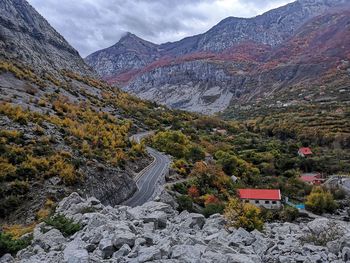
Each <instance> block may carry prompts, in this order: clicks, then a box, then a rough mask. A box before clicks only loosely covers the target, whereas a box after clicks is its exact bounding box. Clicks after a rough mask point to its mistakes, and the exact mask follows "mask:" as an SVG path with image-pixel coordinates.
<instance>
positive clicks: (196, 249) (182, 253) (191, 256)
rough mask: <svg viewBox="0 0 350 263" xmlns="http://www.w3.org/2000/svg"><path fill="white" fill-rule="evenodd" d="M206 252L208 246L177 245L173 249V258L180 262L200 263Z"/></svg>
mask: <svg viewBox="0 0 350 263" xmlns="http://www.w3.org/2000/svg"><path fill="white" fill-rule="evenodd" d="M205 250H206V246H203V245H194V246H191V245H176V246H173V247H172V249H171V258H173V259H178V260H180V262H200V259H201V257H202V255H203V254H204V252H205Z"/></svg>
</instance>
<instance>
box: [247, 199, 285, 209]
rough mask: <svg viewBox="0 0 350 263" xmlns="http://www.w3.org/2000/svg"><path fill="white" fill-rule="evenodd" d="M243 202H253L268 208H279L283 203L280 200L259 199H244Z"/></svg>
mask: <svg viewBox="0 0 350 263" xmlns="http://www.w3.org/2000/svg"><path fill="white" fill-rule="evenodd" d="M242 201H243V202H246V203H251V204H253V205H256V206H260V207H265V208H267V209H279V208H281V206H282V204H281V201H279V200H276V201H275V200H258V199H256V200H255V199H243V200H242Z"/></svg>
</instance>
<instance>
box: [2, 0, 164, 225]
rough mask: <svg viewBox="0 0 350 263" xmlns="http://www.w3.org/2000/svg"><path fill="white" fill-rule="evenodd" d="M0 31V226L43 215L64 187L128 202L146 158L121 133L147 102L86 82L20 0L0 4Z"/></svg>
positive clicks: (85, 71)
mask: <svg viewBox="0 0 350 263" xmlns="http://www.w3.org/2000/svg"><path fill="white" fill-rule="evenodd" d="M0 36H1V38H0V50H1V57H0V142H1V143H0V189H1V190H0V223H1V225H2V224H3V223H12V224H13V223H30V222H33V221H35V220H38V219H40V218H44V217H46V216H47V215H48V214H49V213H50V211H51V209H52V208H53V207H54V204H55V202H57V201H59V200H60V199H61V198H63V197H64V196H67V195H68V194H69V193H71V192H72V191H78V192H79V193H80V194H82V195H89V196H96V197H98V198H99V199H100V200H101V201H102V202H103V203H105V204H110V205H116V204H119V203H121V202H123V201H124V200H126V199H128V198H129V196H130V195H132V194H133V193H134V192H135V191H136V183H135V182H134V180H133V176H134V172H135V173H136V172H138V171H140V170H141V169H142V168H143V167H145V166H146V165H147V164H148V163H149V162H150V160H149V157H148V156H147V154H146V153H145V151H144V149H143V148H142V147H139V148H138V147H136V146H133V145H132V144H131V143H130V142H129V139H128V138H129V136H130V135H131V134H132V133H133V132H135V131H137V129H138V128H139V127H141V128H149V127H148V126H147V125H145V124H144V123H143V122H144V121H145V119H147V115H149V114H152V112H153V111H154V110H153V107H154V106H153V105H151V104H148V103H144V102H142V101H140V100H138V99H136V98H132V97H130V96H128V95H127V94H125V93H123V92H120V91H119V90H116V89H112V88H110V87H109V86H108V85H106V84H105V83H102V82H100V81H98V80H96V79H94V78H93V76H94V74H93V73H91V72H92V71H90V69H89V67H88V66H87V65H86V64H85V62H84V61H83V59H82V58H81V57H80V56H79V54H78V53H77V52H76V51H75V50H74V49H73V48H72V47H71V46H70V45H69V44H68V43H67V42H66V41H65V40H64V38H63V37H62V36H60V35H59V34H58V33H57V32H56V31H55V30H54V29H53V28H52V27H51V26H50V25H49V24H48V23H47V21H46V20H45V19H44V18H43V17H41V16H40V15H39V14H38V13H37V12H36V11H35V10H34V9H33V8H32V7H31V6H30V5H29V4H28V3H27V2H26V1H24V0H14V1H12V0H11V1H7V0H5V1H1V2H0ZM136 112H137V113H142V114H141V115H142V116H141V117H142V118H140V117H138V116H136ZM161 115H162V114H159V113H157V116H158V117H160V116H161ZM158 117H157V118H158ZM157 118H152V124H155V125H157Z"/></svg>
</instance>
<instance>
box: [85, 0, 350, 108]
mask: <svg viewBox="0 0 350 263" xmlns="http://www.w3.org/2000/svg"><path fill="white" fill-rule="evenodd" d="M344 6H345V7H346V8H344V10H341V11H339V9H340V7H344ZM348 6H349V5H348V3H347V2H346V1H344V0H338V1H327V0H318V1H311V0H305V1H296V2H293V3H290V4H288V5H286V6H283V7H279V8H276V9H274V10H271V11H269V12H267V13H265V14H263V15H259V16H256V17H254V18H248V19H246V18H235V17H228V18H226V19H224V20H222V21H221V22H220V23H218V24H217V25H216V26H214V27H212V28H211V29H210V30H208V31H207V32H206V33H203V34H199V35H196V36H192V37H188V38H185V39H182V40H180V41H177V42H172V43H165V44H160V45H156V44H154V47H155V48H154V49H152V50H149V51H150V52H151V53H150V54H148V55H144V54H142V52H138V51H135V50H133V51H132V52H126V53H124V54H121V53H118V56H114V57H113V55H110V56H108V57H106V56H103V54H102V53H101V52H95V53H94V55H93V56H88V57H87V58H86V61H87V63H88V64H90V65H91V66H93V67H94V68H95V69H96V71H97V72H98V73H99V74H100V75H101V76H102V77H103V78H104V79H105V80H107V81H108V82H109V83H111V84H114V85H117V86H122V87H123V89H124V90H126V91H128V92H131V93H133V94H135V95H137V96H140V97H141V98H143V99H149V100H153V101H156V102H159V103H162V104H166V105H168V106H170V107H174V108H180V109H184V110H189V111H195V112H201V113H209V114H212V113H215V112H219V111H222V110H225V109H226V108H227V107H230V105H232V104H235V103H237V102H246V101H245V100H243V101H242V99H241V98H243V99H244V96H243V97H241V94H246V93H249V92H250V90H256V88H259V87H258V86H257V85H261V84H259V83H260V82H259V78H260V77H259V75H261V74H265V73H264V72H266V69H270V70H272V71H271V73H270V74H271V76H270V78H272V79H274V78H276V77H274V76H273V74H275V73H277V72H278V71H279V66H278V65H279V64H280V63H284V64H286V63H287V61H288V59H291V58H292V57H293V56H294V59H293V60H298V58H295V57H296V56H298V55H299V56H300V58H299V60H300V61H302V59H301V56H305V54H306V53H305V52H309V51H306V50H305V52H304V53H305V54H304V53H302V52H301V53H300V52H299V51H298V49H297V48H296V47H295V45H294V44H293V43H291V42H290V41H292V39H295V41H296V39H297V34H298V32H299V31H302V30H304V28H308V27H312V28H311V29H312V32H313V34H317V30H318V28H317V27H318V26H317V25H316V24H312V21H313V19H318V21H319V23H321V24H322V23H323V24H322V25H321V24H320V30H321V27H322V28H324V27H325V26H327V23H329V24H331V22H329V21H326V20H322V16H325V17H326V16H327V14H331V13H334V14H339V16H341V15H340V13H342V12H345V10H348ZM331 18H332V16H331ZM334 19H336V18H334ZM344 25H345V26H346V25H347V24H346V23H345V24H344ZM344 25H343V26H344ZM329 26H331V25H329ZM305 30H306V29H305ZM322 30H324V29H322ZM309 31H310V30H309ZM310 32H311V31H310ZM340 33H341V34H343V38H344V39H347V36H346V29H345V28H344V29H343V31H341V32H340ZM328 34H332V32H329V33H328ZM337 34H339V32H337ZM311 37H312V36H310V38H311ZM138 39H140V38H138ZM337 39H341V37H339V36H337ZM142 41H143V40H142ZM298 41H299V40H298ZM305 41H307V40H305ZM338 42H339V41H338ZM147 43H149V42H147ZM343 43H345V41H344V42H343ZM341 44H342V43H340V42H339V43H338V45H341ZM118 45H120V43H119V42H118V43H117V44H115V45H114V46H118ZM286 45H291V47H288V46H286ZM319 45H320V46H322V43H320V44H319ZM293 46H294V47H293ZM289 48H291V49H292V48H293V50H294V51H295V54H292V53H291V52H289ZM301 48H302V47H301ZM305 48H306V47H305ZM313 48H314V50H317V48H318V47H317V45H314V47H313ZM333 48H334V49H335V50H337V49H338V46H336V45H333ZM298 52H299V53H298ZM284 53H286V54H289V57H287V58H286V56H285V55H284V56H282V57H284V58H286V59H285V60H284V61H281V60H276V59H275V58H274V57H273V56H281V55H283V54H284ZM311 53H312V52H311ZM311 53H310V52H309V54H310V56H314V57H315V55H312V54H311ZM316 53H317V52H316ZM319 53H322V52H321V51H320V52H319ZM331 53H332V52H331ZM331 53H330V54H331ZM338 53H339V52H338ZM96 55H98V56H99V58H97V57H96ZM342 55H343V58H344V59H346V54H345V53H343V54H342ZM318 56H319V57H320V56H321V54H319V55H318ZM333 57H334V56H333ZM334 59H335V58H334ZM304 60H305V58H304ZM335 60H336V59H335ZM335 60H334V61H331V62H332V63H330V64H331V65H335V64H336V61H335ZM125 61H127V63H125ZM304 62H305V63H311V62H312V61H311V60H307V61H304ZM316 62H317V61H316ZM259 64H261V65H259ZM113 65H118V66H116V67H114V66H113ZM291 70H292V71H294V70H296V68H295V67H294V69H291ZM249 71H251V73H254V72H255V71H257V73H258V74H257V76H256V79H251V75H252V74H248V75H250V76H248V77H244V75H247V73H248V72H249ZM309 71H310V70H309ZM321 71H322V69H321V68H320V70H319V71H318V74H320V73H321ZM274 72H275V73H274ZM277 74H282V75H283V76H281V77H278V78H290V76H288V75H290V74H289V73H288V69H287V68H286V69H285V70H282V72H280V73H277ZM305 74H306V72H305ZM310 76H312V78H314V77H315V75H312V74H311V75H310ZM304 77H306V78H307V76H304ZM266 79H267V80H268V79H269V77H267V78H266ZM309 79H310V82H313V81H314V80H312V79H311V77H310V78H309ZM267 82H268V84H271V83H270V82H271V81H267ZM278 82H279V81H277V83H278ZM245 83H250V84H249V87H247V86H246V85H245ZM254 83H255V84H254ZM287 84H288V83H287ZM291 84H292V85H294V84H297V83H291ZM271 85H272V84H271ZM278 85H279V86H281V85H282V84H278ZM288 85H289V84H288ZM288 85H287V86H288ZM282 86H283V85H282ZM263 90H264V91H266V89H265V88H264V89H263ZM261 96H263V95H261ZM245 97H251V98H253V97H256V94H251V95H248V96H245ZM257 99H260V98H259V97H258V98H257Z"/></svg>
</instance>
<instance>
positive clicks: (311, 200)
mask: <svg viewBox="0 0 350 263" xmlns="http://www.w3.org/2000/svg"><path fill="white" fill-rule="evenodd" d="M305 205H306V208H307V209H308V210H310V211H312V212H314V213H316V214H322V213H324V212H329V213H332V212H334V211H335V210H336V209H337V203H336V202H335V201H334V197H333V195H332V194H331V193H330V192H329V191H325V190H324V189H322V188H321V187H315V188H314V189H313V190H312V192H311V194H310V195H308V196H307V199H306V203H305Z"/></svg>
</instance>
